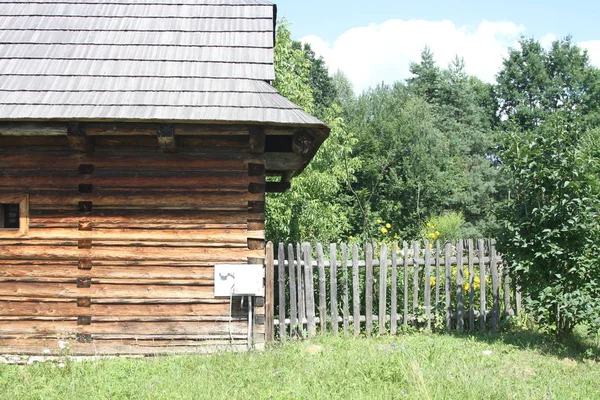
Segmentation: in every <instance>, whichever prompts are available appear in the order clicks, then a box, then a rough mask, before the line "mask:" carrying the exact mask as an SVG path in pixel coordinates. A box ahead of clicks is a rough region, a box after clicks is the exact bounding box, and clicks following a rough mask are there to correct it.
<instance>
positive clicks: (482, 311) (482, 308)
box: [477, 239, 487, 330]
mask: <svg viewBox="0 0 600 400" xmlns="http://www.w3.org/2000/svg"><path fill="white" fill-rule="evenodd" d="M484 252H485V248H484V242H483V239H479V240H477V256H478V258H479V281H480V287H479V295H480V300H479V328H480V329H481V330H484V329H485V324H486V318H487V311H486V307H487V306H486V301H485V285H486V279H487V278H486V273H485V260H484V259H483V254H484Z"/></svg>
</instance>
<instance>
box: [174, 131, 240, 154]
mask: <svg viewBox="0 0 600 400" xmlns="http://www.w3.org/2000/svg"><path fill="white" fill-rule="evenodd" d="M175 134H176V135H177V132H175ZM177 145H178V146H181V147H205V148H219V147H222V148H226V149H231V150H230V151H232V152H234V151H237V149H247V148H249V147H250V141H249V136H247V135H243V136H239V135H231V136H215V135H210V136H209V135H206V136H189V135H181V136H179V135H177Z"/></svg>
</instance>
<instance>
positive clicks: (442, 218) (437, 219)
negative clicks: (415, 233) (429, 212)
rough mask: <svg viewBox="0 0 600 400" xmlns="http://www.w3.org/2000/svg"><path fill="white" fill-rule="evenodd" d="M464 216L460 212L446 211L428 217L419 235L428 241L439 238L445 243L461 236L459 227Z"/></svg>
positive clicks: (463, 221)
mask: <svg viewBox="0 0 600 400" xmlns="http://www.w3.org/2000/svg"><path fill="white" fill-rule="evenodd" d="M464 223H465V218H464V217H463V215H462V213H460V212H455V211H452V212H448V213H445V214H442V215H433V216H431V217H429V218H428V219H427V220H426V221H425V223H424V224H423V226H422V227H421V237H422V238H423V239H427V240H430V241H433V240H439V241H440V242H441V243H445V242H446V241H449V240H453V241H454V240H457V239H459V238H462V237H463V236H462V234H461V228H462V227H463V225H464Z"/></svg>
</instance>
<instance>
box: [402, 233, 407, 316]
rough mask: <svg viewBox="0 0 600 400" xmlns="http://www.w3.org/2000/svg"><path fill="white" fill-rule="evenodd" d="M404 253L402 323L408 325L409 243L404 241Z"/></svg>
mask: <svg viewBox="0 0 600 400" xmlns="http://www.w3.org/2000/svg"><path fill="white" fill-rule="evenodd" d="M402 254H403V258H404V302H403V303H404V309H403V313H402V325H403V326H404V327H405V328H406V327H407V326H408V244H407V243H406V242H405V241H403V242H402Z"/></svg>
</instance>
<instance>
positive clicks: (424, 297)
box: [423, 240, 431, 330]
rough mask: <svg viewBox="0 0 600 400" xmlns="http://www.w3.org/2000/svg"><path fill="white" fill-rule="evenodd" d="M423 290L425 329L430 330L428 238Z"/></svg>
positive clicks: (429, 256) (429, 249)
mask: <svg viewBox="0 0 600 400" xmlns="http://www.w3.org/2000/svg"><path fill="white" fill-rule="evenodd" d="M424 259H425V271H424V273H425V292H424V293H423V300H424V301H425V307H424V308H425V318H427V329H428V330H431V248H430V247H429V240H425V254H424Z"/></svg>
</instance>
